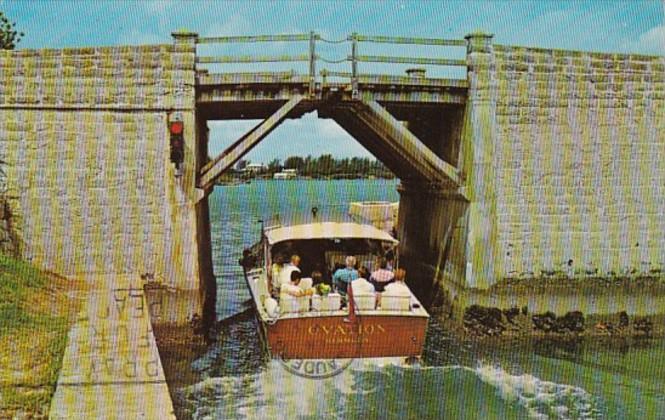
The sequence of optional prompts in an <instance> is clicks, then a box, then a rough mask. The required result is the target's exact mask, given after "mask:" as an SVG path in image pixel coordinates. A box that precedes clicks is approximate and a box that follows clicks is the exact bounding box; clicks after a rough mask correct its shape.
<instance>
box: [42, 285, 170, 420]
mask: <svg viewBox="0 0 665 420" xmlns="http://www.w3.org/2000/svg"><path fill="white" fill-rule="evenodd" d="M49 417H50V418H52V419H92V418H110V419H116V418H117V419H120V418H127V419H141V418H145V419H153V418H154V419H169V418H175V415H174V410H173V403H172V401H171V397H170V395H169V390H168V387H167V385H166V379H165V376H164V370H163V368H162V363H161V361H160V356H159V352H158V349H157V344H156V343H155V337H154V335H153V331H152V326H151V321H150V313H149V305H148V302H147V300H146V297H145V295H144V292H143V290H142V289H136V288H131V287H125V288H116V289H97V290H93V291H91V292H90V294H89V296H88V299H87V304H86V307H85V309H84V310H83V311H81V314H80V315H79V319H78V320H77V322H76V324H75V325H74V327H73V328H72V329H71V330H70V332H69V339H68V344H67V349H66V350H65V355H64V359H63V365H62V370H61V371H60V376H59V378H58V385H57V388H56V392H55V395H54V396H53V400H52V402H51V410H50V415H49Z"/></svg>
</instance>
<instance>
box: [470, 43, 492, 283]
mask: <svg viewBox="0 0 665 420" xmlns="http://www.w3.org/2000/svg"><path fill="white" fill-rule="evenodd" d="M466 39H467V41H468V47H467V64H468V74H467V78H468V83H469V90H468V99H467V103H466V110H465V113H464V125H463V128H462V139H461V141H462V145H461V149H462V150H461V154H462V162H461V172H462V176H463V177H464V178H465V180H466V183H465V192H466V196H467V197H468V199H469V202H470V203H469V208H468V211H467V213H468V216H467V219H468V222H467V223H468V231H467V245H466V247H467V249H466V255H467V263H466V270H465V277H464V279H465V286H467V287H474V288H480V289H486V288H488V287H489V286H491V285H492V284H494V283H496V282H497V281H498V280H499V277H500V273H501V267H500V260H499V258H498V246H497V213H496V189H495V183H496V179H495V168H494V145H495V143H496V139H497V122H496V95H497V88H496V77H495V72H496V68H495V59H494V52H493V47H492V35H487V34H482V33H475V34H470V35H467V37H466Z"/></svg>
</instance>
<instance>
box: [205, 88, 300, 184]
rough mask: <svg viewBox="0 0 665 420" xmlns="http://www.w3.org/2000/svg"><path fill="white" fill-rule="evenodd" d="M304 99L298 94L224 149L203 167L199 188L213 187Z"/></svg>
mask: <svg viewBox="0 0 665 420" xmlns="http://www.w3.org/2000/svg"><path fill="white" fill-rule="evenodd" d="M302 100H303V97H302V96H296V97H294V98H292V99H291V100H289V101H288V102H287V103H285V104H284V105H283V106H282V107H281V108H279V109H278V110H277V111H276V112H275V113H274V114H272V115H271V116H270V117H268V118H267V119H266V120H264V121H262V122H261V123H259V124H258V125H257V126H256V127H254V128H252V129H251V130H250V131H249V132H248V133H246V134H245V135H244V136H242V137H241V138H240V139H238V140H237V141H236V142H235V143H233V144H232V145H231V146H229V147H228V148H227V149H226V150H224V151H223V152H222V153H221V154H220V155H219V156H217V157H216V158H215V159H213V160H211V161H210V162H208V163H207V164H206V165H205V166H204V167H203V168H201V177H200V178H199V185H198V186H199V188H203V189H206V188H208V187H211V186H212V185H213V184H214V182H215V180H216V179H217V178H218V177H219V176H220V175H222V173H224V171H226V170H227V169H229V168H230V167H231V166H233V164H235V163H236V162H237V161H238V160H239V159H240V158H241V157H243V156H244V155H246V154H247V153H248V152H249V151H250V150H251V149H252V148H253V147H254V146H256V145H257V144H258V142H260V141H261V140H262V139H263V138H265V137H266V136H267V135H268V134H270V132H271V131H272V130H274V129H275V128H276V127H277V126H278V125H279V124H280V123H281V122H282V121H284V119H286V117H287V116H288V115H289V113H290V112H291V111H293V109H294V108H295V107H296V106H297V105H298V104H299V103H300V101H302Z"/></svg>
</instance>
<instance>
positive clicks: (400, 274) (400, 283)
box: [383, 268, 411, 296]
mask: <svg viewBox="0 0 665 420" xmlns="http://www.w3.org/2000/svg"><path fill="white" fill-rule="evenodd" d="M405 280H406V271H405V270H404V269H403V268H398V269H397V270H395V282H394V283H390V284H389V285H387V286H386V287H385V291H384V292H383V295H384V296H411V290H410V289H409V286H407V285H406V283H405V282H404V281H405Z"/></svg>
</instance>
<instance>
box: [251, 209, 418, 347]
mask: <svg viewBox="0 0 665 420" xmlns="http://www.w3.org/2000/svg"><path fill="white" fill-rule="evenodd" d="M397 245H398V241H397V240H396V239H395V238H394V237H392V236H391V235H390V234H389V233H387V232H385V231H383V230H380V229H378V228H376V227H374V226H372V225H369V224H361V223H351V222H343V223H338V222H314V223H305V224H297V225H291V226H282V225H279V224H278V225H276V226H271V227H263V228H262V230H261V238H260V240H259V241H258V242H257V243H256V244H254V245H253V246H252V247H251V248H249V249H246V250H245V251H244V252H243V258H242V259H241V261H240V263H241V265H242V266H243V271H244V274H245V280H246V282H247V286H248V288H249V292H250V294H251V297H252V299H251V300H252V302H253V304H254V306H255V308H256V314H257V318H258V325H259V328H260V330H261V331H260V333H261V336H262V338H263V342H264V344H265V347H266V351H267V352H268V353H269V354H270V355H271V356H272V357H275V358H283V359H349V358H370V357H372V358H373V357H405V358H408V359H413V358H419V357H420V355H421V353H422V350H423V345H424V343H425V333H426V329H427V324H428V319H429V314H428V313H427V311H426V310H425V309H424V308H423V306H422V305H421V303H420V302H419V301H418V299H417V298H416V296H415V295H413V293H411V292H410V291H409V293H408V296H391V295H389V293H383V296H378V295H380V294H379V293H376V292H374V293H368V292H367V291H365V292H360V291H357V292H352V293H349V295H348V296H344V295H342V294H341V293H340V292H337V291H336V290H335V289H334V288H330V287H318V286H317V285H312V283H311V282H312V280H311V278H310V273H312V272H318V273H320V274H321V281H322V282H323V284H331V283H332V282H331V279H332V275H333V273H334V272H335V270H336V269H339V267H341V266H343V264H344V261H345V259H346V257H347V256H354V257H355V259H356V261H357V264H358V266H365V267H367V268H368V269H369V270H370V271H371V270H373V269H374V268H375V267H376V264H377V261H378V260H380V258H381V257H382V256H385V255H386V253H392V255H395V267H397V266H398V264H399V260H398V257H399V255H398V254H397ZM292 255H298V256H299V257H300V258H301V263H300V266H299V269H300V270H301V272H302V275H303V277H304V278H303V280H302V281H301V282H300V284H299V285H298V286H299V287H302V288H303V290H306V289H309V288H311V287H312V286H317V287H315V288H314V289H318V290H319V291H320V293H314V294H313V295H305V296H301V297H294V296H290V295H284V294H282V295H279V294H277V293H276V291H275V290H274V288H273V287H272V284H274V283H273V281H274V280H275V279H273V277H275V276H277V275H278V274H273V273H274V272H275V269H276V268H279V263H280V262H282V261H283V260H284V259H285V258H287V259H288V257H289V256H292ZM317 277H318V276H317ZM326 289H330V291H329V292H328V293H326V292H325V290H326ZM309 290H311V289H309Z"/></svg>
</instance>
